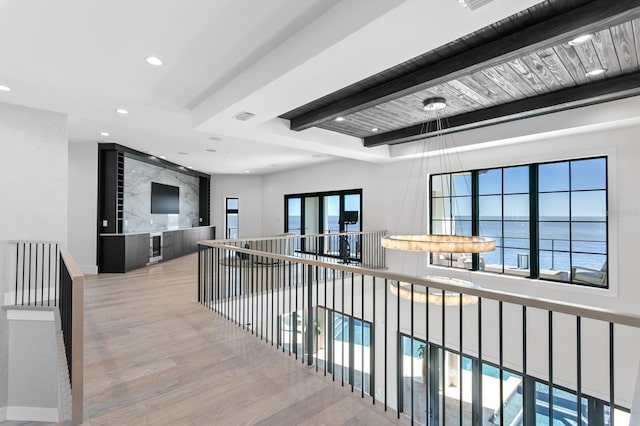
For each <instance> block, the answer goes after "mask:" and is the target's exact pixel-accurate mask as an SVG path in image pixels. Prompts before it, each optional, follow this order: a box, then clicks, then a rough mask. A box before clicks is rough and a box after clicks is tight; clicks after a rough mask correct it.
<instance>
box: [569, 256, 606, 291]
mask: <svg viewBox="0 0 640 426" xmlns="http://www.w3.org/2000/svg"><path fill="white" fill-rule="evenodd" d="M571 261H572V265H573V268H572V269H571V278H572V281H573V282H576V283H581V284H591V285H597V286H606V285H607V257H606V256H603V255H598V254H585V253H572V254H571Z"/></svg>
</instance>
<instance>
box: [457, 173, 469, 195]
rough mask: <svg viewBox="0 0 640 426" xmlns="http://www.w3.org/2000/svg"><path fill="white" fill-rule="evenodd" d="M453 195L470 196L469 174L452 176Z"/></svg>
mask: <svg viewBox="0 0 640 426" xmlns="http://www.w3.org/2000/svg"><path fill="white" fill-rule="evenodd" d="M453 195H454V196H457V197H460V196H471V173H468V172H467V173H456V174H454V175H453Z"/></svg>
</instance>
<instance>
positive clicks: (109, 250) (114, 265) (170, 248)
mask: <svg viewBox="0 0 640 426" xmlns="http://www.w3.org/2000/svg"><path fill="white" fill-rule="evenodd" d="M150 238H151V236H150V235H149V234H135V235H133V234H124V235H101V236H100V252H101V253H102V256H101V257H100V264H99V272H128V271H131V270H133V269H138V268H142V267H144V266H146V265H147V263H149V254H150V251H151V250H150V249H151V243H150ZM215 238H216V227H215V226H201V227H198V228H189V229H178V230H175V231H165V232H163V233H162V260H163V261H165V260H170V259H175V258H176V257H180V256H184V255H187V254H191V253H195V252H196V251H198V241H203V240H213V239H215Z"/></svg>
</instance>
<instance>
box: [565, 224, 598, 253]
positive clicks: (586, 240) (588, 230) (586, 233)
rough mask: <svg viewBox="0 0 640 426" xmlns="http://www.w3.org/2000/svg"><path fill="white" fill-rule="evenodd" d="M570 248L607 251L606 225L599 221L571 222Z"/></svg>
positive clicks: (593, 251) (582, 250)
mask: <svg viewBox="0 0 640 426" xmlns="http://www.w3.org/2000/svg"><path fill="white" fill-rule="evenodd" d="M571 238H572V244H571V250H572V251H574V252H576V251H579V252H587V253H602V254H606V253H607V225H606V224H605V223H601V222H573V223H572V224H571Z"/></svg>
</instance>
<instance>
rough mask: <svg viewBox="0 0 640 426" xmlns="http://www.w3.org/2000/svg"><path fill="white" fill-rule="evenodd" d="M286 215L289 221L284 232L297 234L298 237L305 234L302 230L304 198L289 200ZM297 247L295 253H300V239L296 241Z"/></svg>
mask: <svg viewBox="0 0 640 426" xmlns="http://www.w3.org/2000/svg"><path fill="white" fill-rule="evenodd" d="M286 210H287V212H286V215H287V219H286V223H285V228H284V232H286V233H288V234H296V235H301V234H303V232H302V231H303V229H302V226H303V224H302V198H300V197H291V198H288V199H287V204H286ZM294 241H295V246H294V250H295V251H300V250H301V247H300V240H299V239H297V238H296V239H295V240H294Z"/></svg>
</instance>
